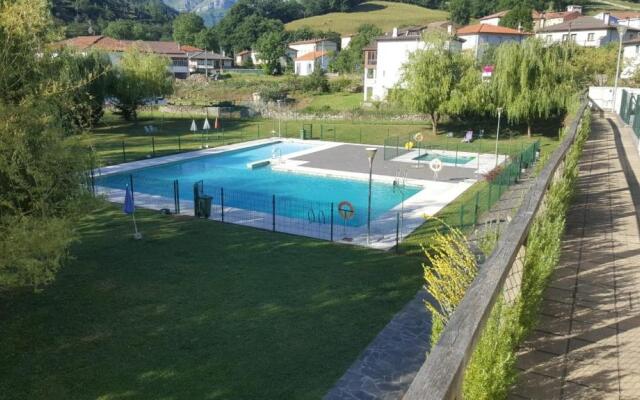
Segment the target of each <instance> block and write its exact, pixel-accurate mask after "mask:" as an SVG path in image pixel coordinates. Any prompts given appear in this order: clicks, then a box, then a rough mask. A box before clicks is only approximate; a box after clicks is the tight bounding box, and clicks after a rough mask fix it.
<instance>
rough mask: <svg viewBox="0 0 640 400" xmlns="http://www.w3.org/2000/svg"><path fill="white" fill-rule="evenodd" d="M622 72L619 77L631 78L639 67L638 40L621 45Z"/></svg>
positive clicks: (639, 51) (639, 40)
mask: <svg viewBox="0 0 640 400" xmlns="http://www.w3.org/2000/svg"><path fill="white" fill-rule="evenodd" d="M622 52H623V53H622V60H623V63H622V71H621V73H620V77H622V78H624V79H629V78H631V77H632V76H633V75H634V74H635V72H636V70H637V69H638V67H640V38H636V39H633V40H628V41H626V42H623V43H622Z"/></svg>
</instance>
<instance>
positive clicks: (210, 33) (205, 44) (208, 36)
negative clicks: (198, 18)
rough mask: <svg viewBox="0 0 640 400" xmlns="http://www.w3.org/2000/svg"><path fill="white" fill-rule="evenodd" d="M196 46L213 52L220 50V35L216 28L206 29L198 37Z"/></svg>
mask: <svg viewBox="0 0 640 400" xmlns="http://www.w3.org/2000/svg"><path fill="white" fill-rule="evenodd" d="M195 46H197V47H199V48H201V49H207V50H211V51H219V50H220V41H219V39H218V33H217V32H216V30H215V29H214V28H205V29H203V30H201V31H200V32H198V34H197V35H196V41H195Z"/></svg>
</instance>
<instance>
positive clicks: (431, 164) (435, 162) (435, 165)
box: [429, 158, 442, 173]
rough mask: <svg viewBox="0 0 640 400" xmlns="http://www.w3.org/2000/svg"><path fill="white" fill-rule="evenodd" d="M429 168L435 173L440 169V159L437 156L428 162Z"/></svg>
mask: <svg viewBox="0 0 640 400" xmlns="http://www.w3.org/2000/svg"><path fill="white" fill-rule="evenodd" d="M429 168H431V170H432V171H433V172H435V173H438V172H440V171H442V161H441V160H440V159H439V158H434V159H433V160H431V161H430V162H429Z"/></svg>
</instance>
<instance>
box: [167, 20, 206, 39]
mask: <svg viewBox="0 0 640 400" xmlns="http://www.w3.org/2000/svg"><path fill="white" fill-rule="evenodd" d="M203 29H205V28H204V20H203V19H202V17H200V16H199V15H197V14H193V13H185V14H180V15H178V16H177V17H176V19H174V20H173V40H175V41H176V42H178V43H180V44H190V45H195V44H196V37H197V36H198V34H199V33H200V31H202V30H203Z"/></svg>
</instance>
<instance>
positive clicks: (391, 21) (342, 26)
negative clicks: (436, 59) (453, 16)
mask: <svg viewBox="0 0 640 400" xmlns="http://www.w3.org/2000/svg"><path fill="white" fill-rule="evenodd" d="M448 15H449V14H448V13H447V12H445V11H441V10H430V9H427V8H423V7H419V6H415V5H411V4H403V3H389V2H386V1H369V2H366V3H363V4H361V5H359V6H358V7H356V8H355V9H354V10H353V11H351V12H346V13H330V14H325V15H319V16H315V17H310V18H304V19H300V20H297V21H293V22H290V23H288V24H287V25H286V29H287V30H294V29H297V28H300V27H303V26H309V27H311V28H314V29H322V30H332V31H336V32H340V33H343V34H347V33H354V32H355V30H356V29H357V28H358V26H360V25H362V24H373V25H376V26H378V27H380V28H381V29H382V30H384V31H390V30H391V29H392V28H393V27H400V26H408V25H420V24H426V23H429V22H433V21H440V20H445V19H447V17H448Z"/></svg>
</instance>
